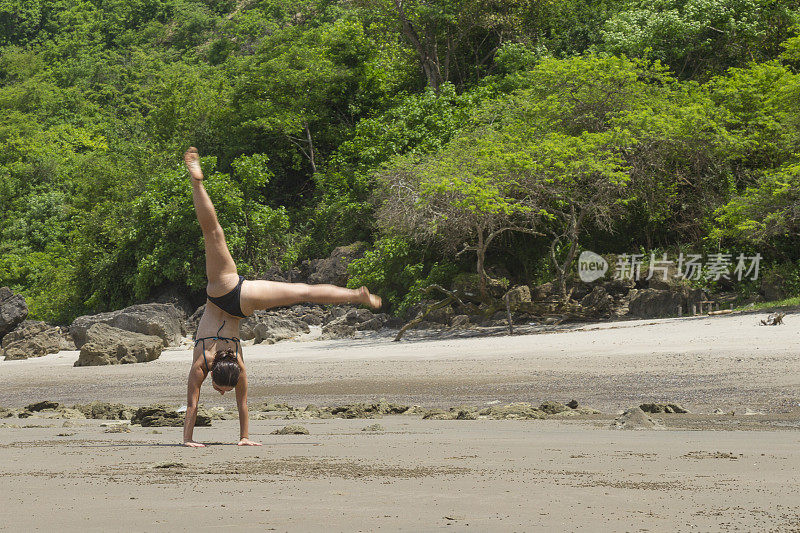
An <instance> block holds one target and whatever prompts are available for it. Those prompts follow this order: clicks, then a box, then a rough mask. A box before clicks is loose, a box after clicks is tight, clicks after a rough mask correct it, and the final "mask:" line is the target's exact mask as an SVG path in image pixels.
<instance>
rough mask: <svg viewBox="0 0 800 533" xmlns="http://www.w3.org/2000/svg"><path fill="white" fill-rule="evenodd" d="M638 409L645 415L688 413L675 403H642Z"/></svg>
mask: <svg viewBox="0 0 800 533" xmlns="http://www.w3.org/2000/svg"><path fill="white" fill-rule="evenodd" d="M639 409H641V410H642V411H644V412H645V413H679V414H680V413H688V412H689V411H687V410H686V409H684V408H683V407H681V406H680V405H678V404H677V403H643V404H642V405H640V406H639Z"/></svg>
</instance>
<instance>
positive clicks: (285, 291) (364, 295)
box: [241, 280, 381, 315]
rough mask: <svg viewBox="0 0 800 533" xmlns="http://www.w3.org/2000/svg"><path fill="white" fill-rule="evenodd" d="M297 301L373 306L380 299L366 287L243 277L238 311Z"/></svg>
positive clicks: (376, 305) (375, 306)
mask: <svg viewBox="0 0 800 533" xmlns="http://www.w3.org/2000/svg"><path fill="white" fill-rule="evenodd" d="M299 303H316V304H344V303H358V304H364V305H368V306H370V307H372V308H373V309H377V308H379V307H380V306H381V299H380V297H379V296H375V295H374V294H370V292H369V291H368V290H367V288H366V287H361V288H360V289H345V288H344V287H337V286H336V285H308V284H306V283H280V282H277V281H265V280H254V281H245V282H244V284H242V299H241V306H242V312H243V313H245V314H247V315H249V314H252V313H253V311H255V310H257V309H269V308H271V307H281V306H284V305H294V304H299Z"/></svg>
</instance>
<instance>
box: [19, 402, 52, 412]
mask: <svg viewBox="0 0 800 533" xmlns="http://www.w3.org/2000/svg"><path fill="white" fill-rule="evenodd" d="M59 405H60V404H59V403H58V402H51V401H49V400H44V401H41V402H36V403H32V404H30V405H28V406H27V407H25V409H27V410H28V411H31V412H34V413H35V412H38V411H44V410H45V409H58V406H59Z"/></svg>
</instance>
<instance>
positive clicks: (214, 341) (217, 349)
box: [183, 147, 381, 447]
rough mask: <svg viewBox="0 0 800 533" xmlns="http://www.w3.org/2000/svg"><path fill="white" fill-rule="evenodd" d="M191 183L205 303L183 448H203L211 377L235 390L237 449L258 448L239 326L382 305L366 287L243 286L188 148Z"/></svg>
mask: <svg viewBox="0 0 800 533" xmlns="http://www.w3.org/2000/svg"><path fill="white" fill-rule="evenodd" d="M183 159H184V161H185V162H186V168H188V169H189V174H190V175H191V177H192V197H193V199H194V209H195V213H196V214H197V220H198V222H200V228H202V230H203V239H204V240H205V245H206V276H207V277H208V285H207V287H206V293H207V296H208V301H207V303H206V309H205V312H204V313H203V317H202V318H201V319H200V324H199V325H198V327H197V335H196V339H197V340H196V342H195V347H194V360H193V362H192V368H191V370H190V371H189V387H188V388H189V391H188V397H187V401H186V420H185V422H184V426H183V443H184V445H186V446H191V447H202V446H204V445H203V444H201V443H199V442H195V441H194V440H193V439H192V433H193V431H194V424H195V420H196V418H197V402H198V399H199V397H200V386H201V385H202V383H203V381H204V380H205V379H206V376H208V373H209V372H211V376H212V379H211V381H212V386H213V387H214V389H215V390H216V391H218V392H219V393H220V394H225V393H226V392H228V391H230V390H232V389H235V390H236V405H237V407H238V409H239V446H260V444H259V443H257V442H253V441H251V440H250V438H249V420H248V413H247V372H246V370H245V367H244V360H243V359H242V347H241V344H240V342H239V338H238V335H239V322H240V321H241V320H242V319H243V318H246V317H247V316H248V315H251V314H252V313H253V311H255V310H256V309H268V308H270V307H278V306H282V305H292V304H296V303H301V302H312V303H318V304H340V303H359V304H365V305H368V306H370V307H372V308H375V309H377V308H379V307H380V306H381V299H380V298H379V297H378V296H375V295H372V294H370V293H369V291H368V290H367V289H366V288H365V287H361V288H360V289H358V290H351V289H344V288H342V287H336V286H334V285H306V284H305V283H278V282H274V281H265V280H254V281H250V280H245V279H244V277H243V276H239V274H238V273H237V271H236V264H235V263H234V262H233V258H232V257H231V254H230V251H228V245H227V243H226V242H225V234H224V233H223V231H222V228H221V227H220V225H219V222H218V221H217V214H216V212H215V211H214V205H213V204H212V203H211V199H210V198H209V197H208V194H207V193H206V190H205V188H204V187H203V172H202V170H201V169H200V156H199V155H198V153H197V149H196V148H194V147H192V148H189V149H188V150H187V151H186V153H185V154H184V156H183Z"/></svg>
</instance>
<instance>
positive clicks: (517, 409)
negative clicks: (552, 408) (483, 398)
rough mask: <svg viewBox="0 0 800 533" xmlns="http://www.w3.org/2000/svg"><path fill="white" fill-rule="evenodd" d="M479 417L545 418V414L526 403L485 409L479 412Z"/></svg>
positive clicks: (509, 418) (510, 418) (507, 418)
mask: <svg viewBox="0 0 800 533" xmlns="http://www.w3.org/2000/svg"><path fill="white" fill-rule="evenodd" d="M479 414H480V416H486V417H489V418H494V419H499V420H513V419H525V420H526V419H537V418H545V415H546V413H545V412H544V411H542V410H541V409H537V408H536V407H534V406H533V405H531V404H530V403H527V402H517V403H511V404H508V405H497V406H494V405H493V406H491V407H487V408H486V409H483V410H482V411H480V413H479Z"/></svg>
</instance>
